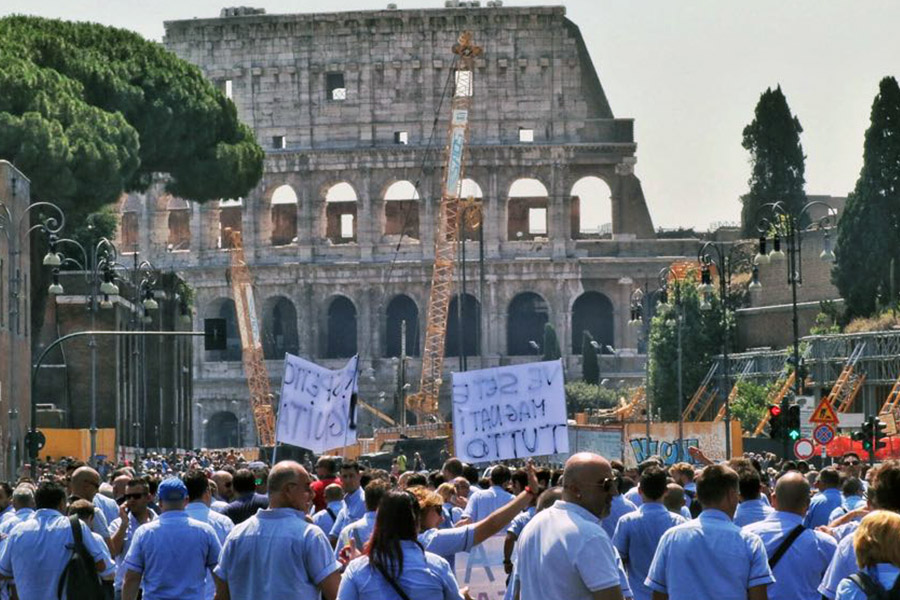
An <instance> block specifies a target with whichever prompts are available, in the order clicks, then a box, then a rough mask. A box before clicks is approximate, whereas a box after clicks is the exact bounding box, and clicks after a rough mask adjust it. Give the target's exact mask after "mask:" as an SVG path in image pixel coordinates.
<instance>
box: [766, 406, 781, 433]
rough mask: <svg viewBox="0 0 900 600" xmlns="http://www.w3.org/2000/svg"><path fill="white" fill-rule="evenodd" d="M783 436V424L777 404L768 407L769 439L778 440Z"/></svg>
mask: <svg viewBox="0 0 900 600" xmlns="http://www.w3.org/2000/svg"><path fill="white" fill-rule="evenodd" d="M783 436H784V422H783V421H782V417H781V407H780V406H778V405H777V404H770V405H769V438H770V439H773V440H780V439H781V438H782V437H783Z"/></svg>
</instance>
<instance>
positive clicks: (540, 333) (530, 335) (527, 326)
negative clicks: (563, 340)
mask: <svg viewBox="0 0 900 600" xmlns="http://www.w3.org/2000/svg"><path fill="white" fill-rule="evenodd" d="M549 321H550V308H549V306H548V304H547V301H546V300H544V298H543V296H541V295H540V294H536V293H534V292H522V293H520V294H517V295H516V297H515V298H513V299H512V302H510V303H509V309H508V311H507V314H506V353H507V354H509V355H510V356H527V355H529V354H531V355H533V354H539V352H540V351H539V350H538V349H535V348H533V347H532V345H531V342H536V343H537V344H538V346H539V347H540V346H541V344H542V340H543V339H544V324H545V323H548V322H549Z"/></svg>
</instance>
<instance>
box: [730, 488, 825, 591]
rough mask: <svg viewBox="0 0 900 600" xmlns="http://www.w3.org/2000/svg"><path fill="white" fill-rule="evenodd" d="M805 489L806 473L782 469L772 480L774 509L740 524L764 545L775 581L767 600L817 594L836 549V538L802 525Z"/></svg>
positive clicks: (807, 501) (806, 495)
mask: <svg viewBox="0 0 900 600" xmlns="http://www.w3.org/2000/svg"><path fill="white" fill-rule="evenodd" d="M809 491H810V487H809V481H807V479H806V477H804V476H803V475H802V474H800V473H798V472H797V471H790V472H788V473H785V474H784V475H782V476H781V478H780V479H779V480H778V483H776V484H775V509H776V511H775V512H774V513H772V514H770V515H769V516H767V517H766V518H765V519H763V520H762V521H758V522H756V523H752V524H750V525H747V526H746V527H744V531H749V532H751V533H755V534H756V535H758V536H759V537H760V538H761V539H762V541H763V544H765V546H766V554H767V555H768V556H769V566H770V567H771V568H772V573H773V574H774V575H775V583H773V584H772V585H770V586H769V600H789V599H793V598H796V599H797V600H818V598H819V597H820V595H819V592H818V589H817V588H818V586H819V583H820V582H821V581H822V576H823V575H825V570H826V569H828V565H829V564H830V563H831V558H832V557H833V556H834V552H835V550H837V542H836V541H835V539H834V538H833V537H831V536H830V535H828V534H826V533H822V532H821V531H815V530H813V529H804V527H803V518H804V517H805V516H806V511H807V510H808V509H809ZM776 558H777V559H778V560H777V561H776ZM773 563H774V564H773Z"/></svg>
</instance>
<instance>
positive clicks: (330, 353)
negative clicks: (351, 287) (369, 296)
mask: <svg viewBox="0 0 900 600" xmlns="http://www.w3.org/2000/svg"><path fill="white" fill-rule="evenodd" d="M327 314H328V316H327V319H328V321H327V324H326V328H325V331H326V339H325V358H350V357H351V356H353V355H354V354H356V352H357V343H356V337H357V334H356V329H357V328H356V321H357V315H358V312H357V310H356V305H355V304H353V301H352V300H350V298H348V297H347V296H335V297H334V298H332V300H331V302H329V303H328V313H327Z"/></svg>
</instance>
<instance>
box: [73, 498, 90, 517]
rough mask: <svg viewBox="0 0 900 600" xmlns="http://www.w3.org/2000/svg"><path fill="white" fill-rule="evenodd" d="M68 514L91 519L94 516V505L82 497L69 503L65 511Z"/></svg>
mask: <svg viewBox="0 0 900 600" xmlns="http://www.w3.org/2000/svg"><path fill="white" fill-rule="evenodd" d="M66 514H68V515H70V516H71V515H78V518H79V519H82V520H85V519H91V518H93V516H94V505H93V504H91V503H90V502H88V501H87V500H84V499H79V500H76V501H75V502H73V503H72V504H70V505H69V508H68V510H67V511H66Z"/></svg>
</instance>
